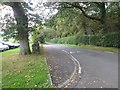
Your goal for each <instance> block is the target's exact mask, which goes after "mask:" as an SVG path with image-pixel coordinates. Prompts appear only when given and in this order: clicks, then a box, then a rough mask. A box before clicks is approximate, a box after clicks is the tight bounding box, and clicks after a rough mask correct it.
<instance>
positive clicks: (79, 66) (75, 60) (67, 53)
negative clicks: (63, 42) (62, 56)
mask: <svg viewBox="0 0 120 90" xmlns="http://www.w3.org/2000/svg"><path fill="white" fill-rule="evenodd" d="M62 51H63V52H65V53H67V54H69V55H70V56H71V57H72V59H73V60H75V61H76V62H77V64H78V67H79V71H78V73H81V66H80V63H79V62H78V60H77V59H76V58H75V57H74V56H73V55H71V53H69V52H67V51H66V50H62Z"/></svg>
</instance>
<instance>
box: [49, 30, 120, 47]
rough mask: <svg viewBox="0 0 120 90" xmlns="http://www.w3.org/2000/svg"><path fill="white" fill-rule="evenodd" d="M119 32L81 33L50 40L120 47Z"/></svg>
mask: <svg viewBox="0 0 120 90" xmlns="http://www.w3.org/2000/svg"><path fill="white" fill-rule="evenodd" d="M119 37H120V33H119V32H113V33H108V34H105V35H91V36H88V35H82V36H71V37H63V38H55V39H52V40H51V42H54V43H60V44H77V45H80V44H84V45H89V44H90V45H95V46H103V47H116V48H120V41H119Z"/></svg>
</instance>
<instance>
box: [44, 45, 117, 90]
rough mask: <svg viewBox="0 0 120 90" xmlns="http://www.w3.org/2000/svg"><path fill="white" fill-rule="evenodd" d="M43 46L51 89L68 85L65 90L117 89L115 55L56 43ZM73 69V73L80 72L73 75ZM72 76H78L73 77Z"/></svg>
mask: <svg viewBox="0 0 120 90" xmlns="http://www.w3.org/2000/svg"><path fill="white" fill-rule="evenodd" d="M44 47H45V54H46V58H47V63H48V65H49V66H50V73H51V78H52V82H53V85H54V86H56V87H59V86H62V84H63V83H65V84H66V83H67V84H66V87H70V88H118V55H117V54H113V53H109V52H98V51H93V50H88V49H82V48H73V47H68V46H62V45H59V44H46V45H44ZM71 56H72V57H71ZM73 60H77V61H78V62H76V63H75V62H73ZM77 63H79V64H80V67H79V64H77ZM75 66H76V69H77V70H76V72H77V71H79V70H78V69H80V70H81V73H74V71H75ZM73 73H74V76H75V75H78V76H76V78H75V77H72V75H73ZM70 77H71V78H74V80H72V79H71V78H70ZM70 79H71V81H70ZM68 80H69V81H68ZM66 81H68V82H66ZM70 82H71V83H70Z"/></svg>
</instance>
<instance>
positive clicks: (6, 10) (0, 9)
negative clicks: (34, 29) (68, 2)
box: [0, 0, 57, 33]
mask: <svg viewBox="0 0 120 90" xmlns="http://www.w3.org/2000/svg"><path fill="white" fill-rule="evenodd" d="M26 2H29V1H28V0H26ZM30 2H32V3H33V4H32V5H30V6H31V7H32V8H34V11H29V13H33V14H38V15H40V17H41V18H43V17H44V18H45V19H48V18H49V17H50V16H52V15H54V14H56V13H57V10H56V9H55V10H52V13H50V12H51V11H50V9H46V8H45V7H44V6H43V4H39V7H37V4H38V3H40V2H39V0H30ZM0 13H1V14H0V29H1V28H3V27H2V23H4V20H5V19H3V18H4V16H5V15H6V14H10V15H11V16H12V17H14V14H13V10H12V8H11V7H9V6H6V5H0ZM6 19H7V18H6ZM0 31H1V30H0ZM0 33H1V32H0Z"/></svg>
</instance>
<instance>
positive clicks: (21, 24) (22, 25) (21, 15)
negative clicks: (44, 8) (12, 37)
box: [8, 2, 31, 55]
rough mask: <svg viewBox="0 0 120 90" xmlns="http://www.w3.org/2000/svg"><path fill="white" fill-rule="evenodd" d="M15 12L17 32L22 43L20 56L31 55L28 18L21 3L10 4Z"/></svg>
mask: <svg viewBox="0 0 120 90" xmlns="http://www.w3.org/2000/svg"><path fill="white" fill-rule="evenodd" d="M8 5H9V6H11V7H12V9H13V11H14V16H15V19H16V22H17V31H18V37H19V42H20V55H27V54H30V53H31V51H30V46H29V40H28V18H27V16H26V15H25V12H24V9H23V7H22V5H21V3H20V2H10V3H9V4H8Z"/></svg>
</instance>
